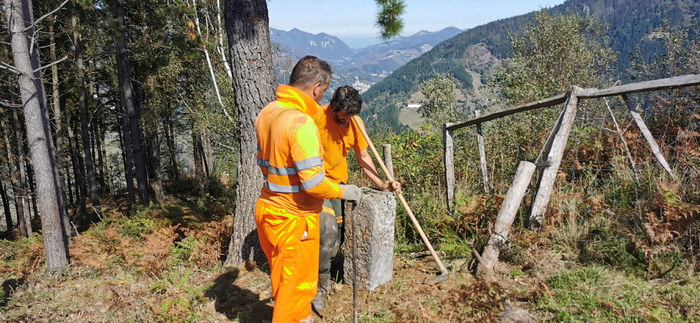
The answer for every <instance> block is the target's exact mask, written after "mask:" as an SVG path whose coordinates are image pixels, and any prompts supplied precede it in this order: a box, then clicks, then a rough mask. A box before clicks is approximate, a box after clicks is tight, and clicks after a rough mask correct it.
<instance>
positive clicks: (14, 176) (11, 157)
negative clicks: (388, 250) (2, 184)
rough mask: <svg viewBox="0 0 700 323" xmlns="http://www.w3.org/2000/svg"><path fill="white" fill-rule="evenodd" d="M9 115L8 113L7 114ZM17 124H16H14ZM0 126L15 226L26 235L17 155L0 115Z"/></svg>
mask: <svg viewBox="0 0 700 323" xmlns="http://www.w3.org/2000/svg"><path fill="white" fill-rule="evenodd" d="M3 110H4V109H3V108H2V107H1V106H0V112H3ZM8 117H9V115H8ZM15 126H17V125H15ZM0 127H2V135H3V139H4V140H5V143H6V144H5V154H6V155H7V162H8V165H7V166H8V168H9V169H10V183H11V184H12V193H13V196H14V200H15V201H14V202H15V214H16V215H17V226H18V227H19V233H20V235H21V236H23V237H26V236H27V226H26V222H25V220H24V218H25V216H24V214H25V213H24V203H22V194H23V193H22V191H21V189H20V184H19V166H18V165H17V157H16V156H15V154H14V152H13V151H12V145H10V144H9V143H11V142H12V141H10V130H9V129H8V128H9V126H8V124H7V123H6V122H5V118H2V117H0Z"/></svg>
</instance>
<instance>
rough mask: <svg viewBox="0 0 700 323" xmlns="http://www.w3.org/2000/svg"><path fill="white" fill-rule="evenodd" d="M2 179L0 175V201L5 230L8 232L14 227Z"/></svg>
mask: <svg viewBox="0 0 700 323" xmlns="http://www.w3.org/2000/svg"><path fill="white" fill-rule="evenodd" d="M2 181H3V179H2V176H0V200H1V201H2V210H3V212H4V213H5V230H6V232H10V231H12V230H13V229H14V224H13V223H12V212H11V211H10V200H9V199H8V198H7V192H5V184H4V183H3V182H2Z"/></svg>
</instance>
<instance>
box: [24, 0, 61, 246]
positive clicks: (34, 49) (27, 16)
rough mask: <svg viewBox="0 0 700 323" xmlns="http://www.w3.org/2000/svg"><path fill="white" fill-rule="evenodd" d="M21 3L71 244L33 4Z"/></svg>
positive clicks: (50, 152)
mask: <svg viewBox="0 0 700 323" xmlns="http://www.w3.org/2000/svg"><path fill="white" fill-rule="evenodd" d="M21 3H22V10H23V15H24V30H25V32H26V36H27V41H28V42H27V44H28V46H29V47H28V48H27V49H28V50H31V51H30V52H29V55H30V61H31V64H32V68H33V69H34V84H35V85H36V89H37V92H36V95H37V97H38V99H39V106H40V108H41V117H42V120H44V123H45V124H46V133H45V134H44V136H45V137H46V138H47V142H46V146H47V147H48V150H49V155H50V157H51V161H52V165H53V166H52V169H51V171H52V172H53V173H54V174H53V179H54V180H55V181H56V185H57V187H56V191H57V194H58V196H57V197H56V198H57V199H58V205H59V207H60V209H59V212H60V213H61V217H62V223H64V224H65V225H66V228H65V231H66V233H67V234H66V236H65V238H66V239H67V243H69V244H72V243H73V242H72V240H71V237H70V226H69V223H70V219H69V218H68V213H67V212H65V210H64V209H63V205H64V201H63V200H64V199H63V193H62V192H61V191H62V187H61V183H60V180H61V178H60V177H59V175H58V167H57V166H56V146H54V142H53V136H52V134H51V117H50V116H49V105H48V103H47V101H46V88H45V86H44V80H43V76H44V69H42V68H41V57H40V51H39V42H38V41H37V36H36V30H35V26H34V5H33V4H32V0H21ZM25 115H26V113H25ZM30 233H31V232H30Z"/></svg>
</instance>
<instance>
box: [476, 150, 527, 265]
mask: <svg viewBox="0 0 700 323" xmlns="http://www.w3.org/2000/svg"><path fill="white" fill-rule="evenodd" d="M535 168H536V167H535V164H533V163H531V162H528V161H521V162H520V165H518V171H517V172H516V173H515V179H513V185H511V186H510V188H509V189H508V193H506V197H505V199H503V204H501V209H500V210H499V211H498V216H497V217H496V225H494V229H493V233H492V234H491V237H490V238H489V241H488V243H487V244H486V247H485V248H484V252H483V253H482V254H481V258H482V260H483V262H481V263H480V264H479V268H478V269H477V273H484V271H490V270H492V269H493V266H494V265H495V264H496V262H498V254H499V253H500V251H501V247H502V246H503V243H505V242H506V239H507V238H508V232H510V227H511V225H513V221H514V220H515V215H516V214H517V213H518V208H520V203H521V202H522V201H523V197H525V192H526V191H527V187H528V185H530V180H531V179H532V175H533V174H534V173H535Z"/></svg>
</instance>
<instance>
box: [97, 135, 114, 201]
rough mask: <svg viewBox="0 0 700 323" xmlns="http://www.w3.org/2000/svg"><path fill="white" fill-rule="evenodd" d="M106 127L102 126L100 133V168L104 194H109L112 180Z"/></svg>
mask: <svg viewBox="0 0 700 323" xmlns="http://www.w3.org/2000/svg"><path fill="white" fill-rule="evenodd" d="M105 133H106V130H105V125H104V123H101V124H100V131H99V133H98V138H99V143H100V168H101V169H102V171H101V172H102V189H101V192H102V193H103V194H106V193H109V192H110V191H111V190H110V188H109V186H110V183H111V179H110V177H109V169H108V168H107V147H106V145H105Z"/></svg>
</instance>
